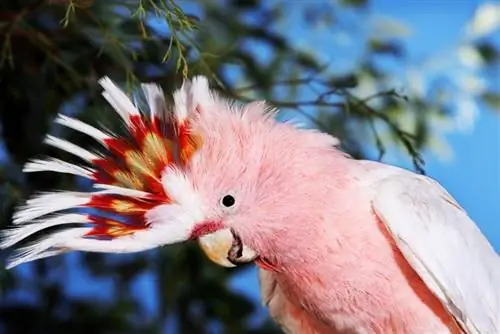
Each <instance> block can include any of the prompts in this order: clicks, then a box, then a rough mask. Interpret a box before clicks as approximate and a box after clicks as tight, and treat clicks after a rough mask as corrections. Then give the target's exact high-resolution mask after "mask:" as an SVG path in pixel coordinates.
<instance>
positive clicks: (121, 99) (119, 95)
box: [99, 77, 139, 124]
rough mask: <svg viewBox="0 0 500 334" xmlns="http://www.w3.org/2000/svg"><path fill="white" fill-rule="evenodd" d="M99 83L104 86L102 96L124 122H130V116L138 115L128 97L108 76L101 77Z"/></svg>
mask: <svg viewBox="0 0 500 334" xmlns="http://www.w3.org/2000/svg"><path fill="white" fill-rule="evenodd" d="M99 84H100V85H101V86H102V88H104V92H103V93H102V96H104V98H105V99H106V100H107V101H108V103H109V104H110V105H111V106H112V107H113V109H114V110H115V111H116V112H117V113H118V115H120V117H121V118H122V119H123V120H124V121H125V123H126V124H130V116H132V115H139V110H137V108H136V106H135V105H134V104H133V103H132V101H131V100H130V98H129V97H128V96H127V95H126V94H125V93H124V92H123V91H122V90H121V89H120V88H118V87H117V86H116V85H115V83H114V82H113V81H112V80H111V79H110V78H108V77H103V78H101V79H100V80H99Z"/></svg>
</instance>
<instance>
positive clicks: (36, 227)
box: [0, 213, 90, 249]
mask: <svg viewBox="0 0 500 334" xmlns="http://www.w3.org/2000/svg"><path fill="white" fill-rule="evenodd" d="M89 222H90V221H89V219H88V216H87V215H82V214H78V213H69V214H61V215H57V216H55V217H51V218H48V219H45V220H38V221H34V222H33V223H32V224H23V225H17V226H15V227H14V228H9V229H6V230H3V231H1V232H0V239H1V240H2V242H1V243H0V249H5V248H8V247H11V246H13V245H14V244H16V243H18V242H19V241H21V240H23V239H26V238H27V237H29V236H30V235H32V234H35V233H37V232H39V231H41V230H44V229H46V228H49V227H52V226H57V225H64V224H77V223H89Z"/></svg>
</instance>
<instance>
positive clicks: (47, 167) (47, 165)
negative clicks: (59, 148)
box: [23, 158, 95, 179]
mask: <svg viewBox="0 0 500 334" xmlns="http://www.w3.org/2000/svg"><path fill="white" fill-rule="evenodd" d="M23 172H24V173H33V172H57V173H63V174H73V175H78V176H83V177H86V178H89V179H91V178H92V175H93V174H94V173H95V171H94V170H93V169H91V168H88V167H83V166H77V165H74V164H71V163H69V162H66V161H63V160H60V159H55V158H47V159H46V160H42V159H35V160H32V161H30V162H28V163H27V164H26V165H25V166H24V168H23Z"/></svg>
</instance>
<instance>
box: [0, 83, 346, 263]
mask: <svg viewBox="0 0 500 334" xmlns="http://www.w3.org/2000/svg"><path fill="white" fill-rule="evenodd" d="M100 83H101V85H102V87H103V88H104V92H103V96H104V97H105V98H106V100H107V101H108V102H109V103H110V104H111V106H112V107H113V109H114V110H115V111H116V113H117V114H118V115H119V116H120V118H121V119H122V122H124V123H125V125H126V127H125V128H126V132H127V133H126V134H125V135H119V134H116V133H111V132H109V131H104V130H101V129H97V128H95V127H93V126H91V125H89V124H86V123H83V122H81V121H79V120H77V119H74V118H70V117H68V116H64V115H59V116H58V118H57V119H56V122H57V123H59V124H61V125H63V126H66V127H69V128H71V129H73V130H76V131H79V132H82V133H85V134H87V135H89V136H91V137H93V138H94V139H95V140H96V141H97V142H98V143H99V144H100V148H99V149H94V150H92V151H90V150H87V149H85V148H82V147H79V146H76V145H75V144H72V143H70V142H67V141H65V140H63V139H60V138H56V137H53V136H50V135H49V136H48V137H47V140H46V142H47V144H49V145H52V146H55V147H57V148H59V149H62V150H65V151H67V152H69V153H72V154H74V155H76V156H78V157H80V158H81V159H82V160H84V164H81V165H74V164H70V163H68V162H64V161H61V160H58V159H54V158H47V159H39V160H32V161H30V162H29V163H28V164H27V165H26V166H25V168H24V170H25V172H41V171H52V172H59V173H69V174H74V175H77V176H80V177H85V178H88V179H90V180H91V181H93V183H94V188H95V190H97V191H93V192H67V191H58V192H53V193H44V194H37V195H35V196H33V197H32V198H30V199H29V200H28V201H27V202H26V204H25V205H24V206H21V207H20V208H19V209H18V210H17V212H16V213H15V214H14V227H13V228H10V229H7V230H5V231H4V232H3V236H2V239H1V242H0V248H7V247H11V246H13V245H15V244H17V243H18V242H20V241H21V240H23V239H24V238H26V237H28V236H30V235H32V234H34V233H36V232H38V231H41V230H43V229H46V228H49V227H53V226H59V227H65V226H67V224H72V225H75V224H76V225H78V226H77V227H71V228H66V229H64V230H62V231H58V232H54V233H52V234H47V235H45V236H43V237H42V238H41V239H40V240H38V241H37V242H35V243H32V244H30V245H28V246H27V247H24V248H21V249H19V250H18V252H17V253H16V254H15V255H14V256H13V257H12V258H11V260H10V263H9V267H13V266H16V265H18V264H21V263H24V262H28V261H33V260H36V259H39V258H43V257H47V256H53V255H57V254H61V253H64V252H67V251H90V252H109V253H128V252H137V251H143V250H147V249H152V248H155V247H158V246H163V245H169V244H173V243H179V242H185V241H188V240H196V241H197V242H198V243H199V245H200V247H201V249H202V250H203V251H204V252H205V253H206V255H207V256H208V258H209V259H211V260H212V261H214V262H215V263H217V264H219V265H222V266H225V267H233V266H236V265H239V264H244V263H249V262H254V261H256V262H257V263H258V264H260V265H262V266H268V265H269V262H270V260H269V259H270V258H271V257H272V256H271V254H273V250H274V248H275V247H276V240H280V239H282V238H287V237H289V242H293V237H295V238H300V237H304V236H305V237H307V233H308V229H307V222H306V221H304V222H303V224H302V228H303V229H302V233H300V229H299V230H297V226H294V228H295V231H294V234H293V236H291V235H289V234H288V233H289V231H290V229H291V228H290V225H289V224H288V222H291V221H296V220H297V219H296V216H297V215H298V214H299V213H300V212H306V211H308V212H311V209H312V208H314V205H315V204H316V203H317V202H318V201H321V200H322V199H321V196H322V193H321V191H320V190H318V187H316V188H314V186H312V185H310V184H308V182H305V180H310V179H311V177H314V176H316V177H317V176H318V175H320V172H321V171H320V170H319V167H318V166H317V164H314V163H311V162H310V159H311V157H313V156H315V155H321V154H325V153H327V151H332V146H335V145H337V144H338V141H337V139H336V138H333V137H331V136H329V135H327V134H323V133H320V132H316V131H313V130H306V129H299V128H297V127H296V126H294V125H292V124H291V123H280V122H277V121H276V120H275V119H274V117H273V116H274V115H275V113H276V112H275V110H273V109H272V108H270V107H269V106H267V105H266V104H265V103H263V102H259V101H257V102H251V103H247V104H237V103H236V102H234V101H229V100H227V99H224V98H222V97H221V96H220V95H218V94H217V93H216V92H215V91H213V90H211V89H210V88H209V85H208V81H207V79H206V78H204V77H195V78H193V80H192V81H185V82H184V84H183V85H182V87H181V88H180V89H178V90H177V91H175V92H174V93H173V101H174V103H173V105H172V106H169V105H167V103H166V100H165V96H164V95H163V92H162V91H161V89H160V88H159V86H157V85H153V84H143V86H142V88H143V95H144V97H145V98H146V101H147V105H148V109H149V114H148V113H146V112H144V111H141V110H139V108H138V106H137V104H135V103H133V102H132V100H131V99H130V98H129V97H128V96H127V95H126V94H125V93H124V92H123V91H121V90H120V89H119V88H118V87H117V86H116V85H115V84H114V83H113V82H112V81H111V80H110V79H108V78H103V79H101V81H100ZM303 217H304V218H306V217H307V214H304V215H303ZM304 220H306V219H304ZM298 232H299V233H298ZM290 237H291V239H290Z"/></svg>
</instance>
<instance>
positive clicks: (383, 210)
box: [372, 166, 500, 334]
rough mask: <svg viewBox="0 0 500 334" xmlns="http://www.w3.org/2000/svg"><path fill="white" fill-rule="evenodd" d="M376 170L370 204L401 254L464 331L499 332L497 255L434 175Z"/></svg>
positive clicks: (499, 291) (499, 280) (389, 168)
mask: <svg viewBox="0 0 500 334" xmlns="http://www.w3.org/2000/svg"><path fill="white" fill-rule="evenodd" d="M376 170H378V171H375V173H378V174H379V175H374V176H375V177H376V178H377V179H379V180H380V177H381V175H380V173H382V174H386V177H383V178H382V180H381V181H379V182H376V183H375V184H373V185H372V189H373V191H374V194H375V196H374V200H373V209H374V211H375V213H376V214H377V215H378V216H379V218H380V219H381V220H382V221H383V223H384V224H385V225H386V227H387V228H388V230H389V231H390V233H391V234H392V236H393V237H394V239H395V242H396V244H397V245H398V247H399V248H400V250H401V252H402V253H403V255H404V256H405V258H406V260H407V261H408V262H409V263H410V265H411V266H412V267H413V268H414V270H415V271H416V272H417V273H418V274H419V275H420V277H421V278H422V280H423V281H424V282H425V283H426V285H427V286H428V287H429V289H430V290H431V291H432V292H433V293H434V294H435V295H436V297H437V298H439V299H440V300H441V302H442V303H443V305H444V306H445V307H446V308H447V310H448V311H449V312H450V314H452V315H453V316H454V317H455V318H456V320H457V321H458V322H459V323H460V324H461V325H462V327H463V328H464V330H466V332H467V333H469V334H472V333H484V334H486V333H500V289H499V288H500V257H499V256H498V254H497V253H496V252H495V251H494V250H493V248H492V247H491V245H490V244H489V242H488V241H487V239H486V238H485V237H484V235H483V234H482V233H481V231H480V230H479V228H478V227H477V226H476V225H475V223H474V222H473V221H472V220H471V219H470V218H469V216H468V215H467V213H466V212H465V211H464V210H463V209H462V208H461V207H460V206H459V205H458V204H457V203H456V201H455V200H454V199H453V198H452V197H451V195H450V194H449V193H448V192H447V191H446V190H445V189H443V188H442V187H441V186H440V185H439V184H438V183H437V182H435V181H434V180H432V179H430V178H428V177H425V176H420V175H416V174H413V173H410V172H407V171H403V170H400V169H398V168H392V167H388V166H384V167H382V168H376ZM383 170H385V173H384V171H383Z"/></svg>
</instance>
